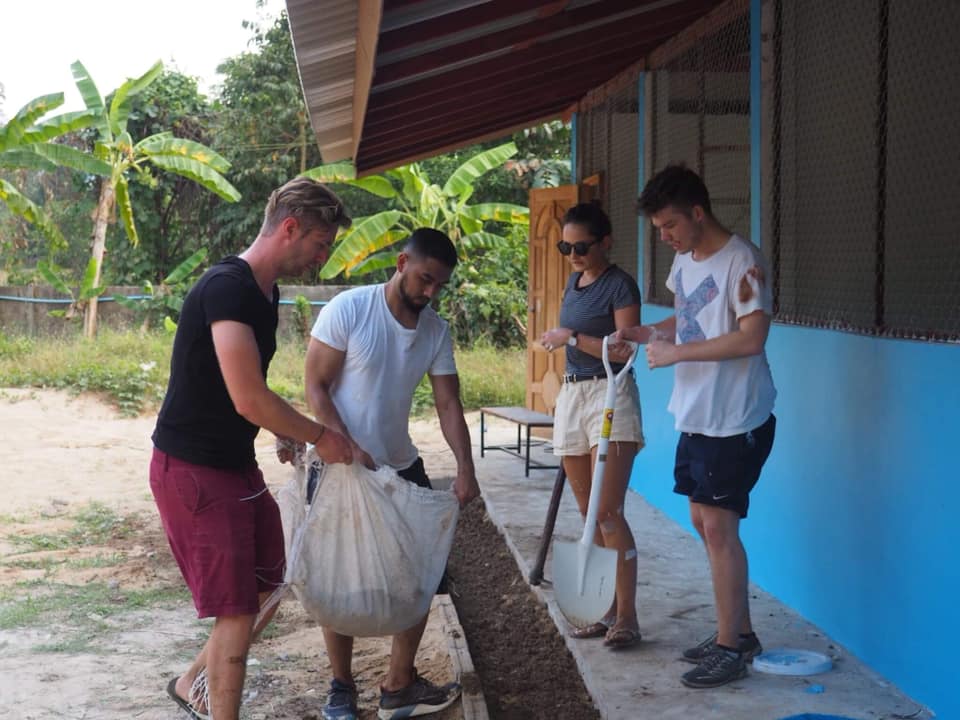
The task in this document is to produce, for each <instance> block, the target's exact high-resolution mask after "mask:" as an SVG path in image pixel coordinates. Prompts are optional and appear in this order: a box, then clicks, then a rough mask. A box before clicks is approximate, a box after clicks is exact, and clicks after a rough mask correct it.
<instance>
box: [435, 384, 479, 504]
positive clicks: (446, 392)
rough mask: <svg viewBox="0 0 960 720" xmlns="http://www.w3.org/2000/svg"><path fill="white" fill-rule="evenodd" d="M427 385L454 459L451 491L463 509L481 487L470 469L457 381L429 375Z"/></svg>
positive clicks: (474, 472)
mask: <svg viewBox="0 0 960 720" xmlns="http://www.w3.org/2000/svg"><path fill="white" fill-rule="evenodd" d="M430 384H431V385H432V386H433V399H434V403H435V404H436V406H437V417H439V418H440V428H441V429H442V431H443V437H444V439H446V441H447V445H449V446H450V449H451V450H453V454H454V457H456V458H457V478H456V480H454V483H453V490H454V492H455V493H456V494H457V499H458V500H459V501H460V506H461V507H463V506H464V505H466V504H467V503H469V502H470V501H471V500H473V499H474V498H475V497H477V496H478V495H479V494H480V486H479V485H478V484H477V474H476V470H475V469H474V467H473V451H472V449H471V446H470V430H469V429H468V428H467V421H466V420H465V419H464V417H463V404H462V403H461V402H460V378H459V377H458V376H457V375H431V376H430Z"/></svg>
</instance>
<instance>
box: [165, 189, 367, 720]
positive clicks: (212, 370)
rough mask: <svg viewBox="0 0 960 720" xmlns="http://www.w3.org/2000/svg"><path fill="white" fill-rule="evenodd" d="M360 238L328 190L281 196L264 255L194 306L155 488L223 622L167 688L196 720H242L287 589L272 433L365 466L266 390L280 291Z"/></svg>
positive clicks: (219, 281)
mask: <svg viewBox="0 0 960 720" xmlns="http://www.w3.org/2000/svg"><path fill="white" fill-rule="evenodd" d="M349 225H350V218H349V217H348V216H347V214H346V213H345V212H344V209H343V204H342V203H341V202H340V200H339V199H338V198H337V196H336V195H334V193H333V192H331V191H330V190H329V189H328V188H326V187H325V186H324V185H321V184H320V183H318V182H316V181H314V180H310V179H308V178H297V179H295V180H292V181H290V182H288V183H287V184H286V185H284V186H283V187H281V188H279V189H277V190H275V191H274V192H273V194H271V196H270V200H269V202H268V203H267V207H266V212H265V213H264V221H263V225H262V227H261V229H260V233H259V234H258V235H257V238H256V240H254V242H253V244H252V245H251V246H250V247H249V248H247V249H246V250H245V251H244V252H242V253H241V254H240V255H239V256H237V257H228V258H226V259H224V260H223V261H221V262H220V263H218V264H217V265H215V266H213V267H212V268H210V269H209V270H208V271H207V272H206V273H204V275H203V277H201V278H200V280H199V281H198V282H197V284H196V285H195V286H194V287H193V288H192V289H191V290H190V292H189V294H188V295H187V297H186V300H185V301H184V304H183V309H182V311H181V315H180V324H179V326H178V327H177V335H176V338H175V340H174V343H173V354H172V357H171V361H170V382H169V385H168V387H167V394H166V397H165V398H164V401H163V406H162V407H161V409H160V415H159V417H158V418H157V427H156V430H155V431H154V434H153V442H154V451H153V458H152V460H151V463H150V488H151V490H152V491H153V495H154V498H155V500H156V502H157V509H158V510H159V512H160V519H161V520H162V522H163V527H164V530H165V531H166V534H167V539H168V540H169V542H170V549H171V550H172V552H173V555H174V557H175V558H176V560H177V564H178V565H179V566H180V571H181V573H182V574H183V577H184V580H185V581H186V583H187V585H188V586H189V588H190V591H191V593H192V595H193V600H194V605H195V606H196V608H197V614H198V616H199V617H214V618H216V622H215V623H214V626H213V630H212V631H211V633H210V637H209V639H208V640H207V643H206V645H205V646H204V648H203V650H202V651H201V652H200V654H199V655H198V656H197V658H196V660H195V661H194V663H193V665H192V666H191V667H190V668H189V669H188V670H187V671H186V672H185V673H184V674H183V675H181V676H180V677H178V678H173V679H172V680H171V681H170V683H169V685H168V686H167V692H168V693H169V694H170V697H171V698H172V699H173V700H174V701H175V702H176V703H177V704H178V705H179V706H180V707H181V708H182V709H184V710H185V711H187V713H188V714H190V715H191V716H192V717H201V716H211V717H216V718H217V720H237V718H238V716H239V712H240V698H241V693H242V692H243V680H244V673H245V670H246V656H247V651H248V650H249V647H250V643H251V641H252V637H253V632H254V622H255V620H256V617H257V613H258V612H259V610H260V607H261V603H262V601H263V600H264V599H265V598H266V597H267V596H268V595H269V593H270V592H271V591H272V590H273V588H275V587H276V586H277V585H279V584H280V583H282V582H283V573H284V552H283V531H282V526H281V523H280V511H279V509H278V507H277V503H276V502H275V501H274V499H273V496H272V495H271V494H270V492H269V491H268V490H267V488H266V486H265V485H264V481H263V474H262V473H261V472H260V470H259V468H258V467H257V461H256V457H255V454H254V445H253V443H254V439H255V438H256V435H257V433H258V432H259V430H260V428H261V427H263V428H266V429H268V430H270V431H272V432H274V433H275V434H277V435H278V436H284V437H289V438H293V439H295V440H299V441H302V442H311V443H313V444H314V445H315V446H316V449H317V452H318V453H319V455H320V456H321V457H322V458H323V459H324V460H325V461H326V462H331V463H336V462H344V463H350V462H352V461H353V451H352V446H351V445H350V443H349V442H348V441H347V440H346V438H344V437H343V436H342V435H341V434H339V433H337V432H336V431H334V430H325V428H324V426H323V425H320V424H318V423H316V422H314V421H313V420H311V419H309V418H308V417H306V416H305V415H302V414H300V413H299V412H297V411H296V410H295V409H294V408H293V407H292V406H290V405H289V404H288V403H286V402H285V401H284V400H283V399H282V398H280V397H279V396H278V395H276V394H275V393H273V392H272V391H271V390H270V389H269V388H268V387H267V383H266V376H267V367H268V366H269V364H270V360H271V359H272V357H273V354H274V352H275V351H276V330H277V321H278V315H277V308H278V303H279V290H278V288H277V286H276V284H275V282H276V280H277V278H279V277H282V276H291V275H299V274H301V273H303V272H304V271H306V270H307V269H309V268H311V267H316V266H317V265H319V264H320V263H322V262H324V261H325V260H326V258H327V255H328V254H329V250H330V245H331V244H332V242H333V239H334V237H335V236H336V232H337V229H338V228H339V227H347V226H349ZM263 624H265V622H261V624H260V626H261V627H262V626H263ZM201 670H204V672H202V673H201V672H200V671H201ZM204 686H205V687H204Z"/></svg>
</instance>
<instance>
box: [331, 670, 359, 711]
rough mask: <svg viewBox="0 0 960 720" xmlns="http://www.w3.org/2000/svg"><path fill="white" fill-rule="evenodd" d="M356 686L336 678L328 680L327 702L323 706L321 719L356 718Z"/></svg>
mask: <svg viewBox="0 0 960 720" xmlns="http://www.w3.org/2000/svg"><path fill="white" fill-rule="evenodd" d="M358 717H359V713H358V711H357V686H356V685H347V684H346V683H342V682H340V681H339V680H337V679H336V678H334V679H333V680H331V681H330V689H329V690H328V691H327V704H326V705H324V706H323V720H357V718H358Z"/></svg>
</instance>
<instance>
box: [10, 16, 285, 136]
mask: <svg viewBox="0 0 960 720" xmlns="http://www.w3.org/2000/svg"><path fill="white" fill-rule="evenodd" d="M2 4H3V12H2V15H0V84H2V85H3V87H4V95H5V96H6V99H5V100H3V101H0V102H2V104H0V115H3V116H4V117H6V118H9V117H12V116H13V115H14V114H16V112H17V111H18V110H19V109H20V108H21V107H22V106H23V105H25V104H26V103H27V102H29V101H30V100H32V99H33V98H35V97H38V96H40V95H46V94H49V93H55V92H63V93H64V96H65V102H64V104H63V105H62V106H61V107H60V108H58V109H57V110H55V111H54V112H55V114H59V113H61V112H67V111H70V110H82V109H83V101H82V100H81V99H80V94H79V93H78V92H77V88H76V85H75V84H74V81H73V74H72V73H71V71H70V65H71V63H73V62H74V61H75V60H80V62H82V63H83V64H84V66H85V67H86V68H87V71H88V72H89V73H90V76H91V77H92V78H93V80H94V82H96V84H97V89H98V90H100V94H101V95H103V96H106V95H108V94H109V93H110V91H112V90H114V89H115V88H117V87H118V86H119V85H120V84H121V83H123V81H124V80H126V79H127V78H128V77H139V76H140V75H142V74H143V73H145V72H146V71H147V70H148V69H149V68H150V66H151V65H153V63H155V62H156V61H157V60H162V61H163V64H164V66H165V67H168V68H172V69H176V70H178V71H179V72H182V73H184V74H185V75H191V76H194V77H196V78H197V79H198V80H199V86H200V90H201V92H204V93H208V94H209V92H210V90H211V88H212V87H213V86H214V85H215V84H216V83H218V82H220V81H221V80H222V76H218V75H217V74H216V68H217V65H219V64H220V63H221V62H222V61H223V60H224V59H225V58H228V57H231V56H233V55H237V54H239V53H241V52H243V51H244V50H246V49H247V42H248V41H249V40H250V38H251V36H252V31H251V30H247V29H244V28H243V25H242V23H243V21H244V20H253V21H256V20H269V19H272V18H275V17H276V16H277V15H279V14H280V12H281V10H283V8H284V0H266V2H265V3H264V6H263V7H262V8H258V7H257V1H256V0H163V2H144V0H2Z"/></svg>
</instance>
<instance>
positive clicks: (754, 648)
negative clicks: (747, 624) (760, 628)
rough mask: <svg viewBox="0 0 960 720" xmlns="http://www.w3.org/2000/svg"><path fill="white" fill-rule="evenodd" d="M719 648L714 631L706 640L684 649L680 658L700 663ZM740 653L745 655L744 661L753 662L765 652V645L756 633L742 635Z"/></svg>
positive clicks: (696, 663)
mask: <svg viewBox="0 0 960 720" xmlns="http://www.w3.org/2000/svg"><path fill="white" fill-rule="evenodd" d="M716 648H717V634H716V633H714V634H713V635H711V636H710V637H708V638H707V639H706V640H704V641H703V642H702V643H700V644H699V645H695V646H694V647H692V648H688V649H687V650H684V651H683V655H681V656H680V659H681V660H683V661H684V662H688V663H693V664H694V665H698V664H699V663H700V661H701V660H703V659H704V658H705V657H706V656H707V655H709V654H710V653H712V652H713V651H714V650H715V649H716ZM738 649H739V650H740V653H741V654H742V655H743V660H744V662H748V663H749V662H753V659H754V658H755V657H756V656H757V655H759V654H760V653H762V652H763V647H762V646H761V645H760V640H759V639H758V638H757V635H756V633H754V634H753V635H751V636H750V637H748V638H745V637H741V638H740V645H739V648H738Z"/></svg>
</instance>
